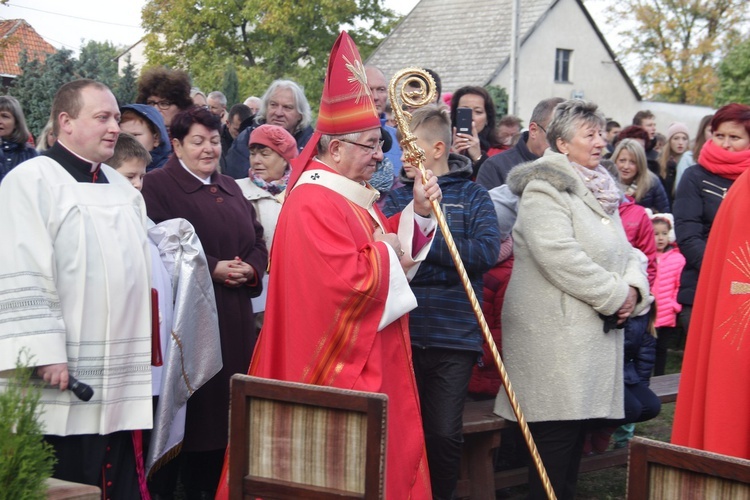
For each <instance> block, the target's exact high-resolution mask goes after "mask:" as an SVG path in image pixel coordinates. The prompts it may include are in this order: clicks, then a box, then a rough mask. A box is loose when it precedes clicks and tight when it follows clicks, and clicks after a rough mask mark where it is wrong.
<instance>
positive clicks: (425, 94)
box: [388, 68, 555, 500]
mask: <svg viewBox="0 0 750 500" xmlns="http://www.w3.org/2000/svg"><path fill="white" fill-rule="evenodd" d="M402 79H403V83H402V84H401V88H400V92H399V93H398V98H399V99H400V100H399V99H397V94H396V89H397V87H398V83H399V80H402ZM435 89H436V85H435V81H434V80H433V79H432V76H431V75H430V74H429V73H427V72H426V71H424V70H422V69H419V68H406V69H402V70H401V71H399V72H398V73H396V74H395V75H394V76H393V78H392V79H391V82H390V85H389V86H388V98H389V99H390V101H391V106H392V108H393V118H394V120H395V121H396V126H397V127H398V130H399V132H400V133H401V149H402V150H403V152H404V160H405V162H406V163H409V164H411V165H416V166H418V167H419V172H420V173H421V174H422V182H426V181H427V179H426V173H425V169H424V161H425V154H424V151H423V150H422V149H421V148H420V147H419V146H417V138H416V137H415V136H414V134H412V133H411V129H410V128H409V122H410V121H411V113H409V112H408V111H404V110H402V108H401V106H400V105H399V102H402V103H403V104H404V105H406V106H409V107H411V108H418V107H421V106H424V105H425V104H429V103H431V102H434V101H435ZM430 204H431V205H432V212H433V213H434V214H435V219H436V220H437V223H438V226H439V227H440V231H442V233H443V237H444V238H445V243H446V245H447V246H448V250H449V251H450V254H451V257H453V263H454V264H455V266H456V270H457V271H458V274H459V276H460V277H461V283H463V285H464V290H466V295H468V297H469V302H471V308H472V309H473V310H474V315H475V316H476V318H477V321H478V322H479V326H480V328H481V329H482V334H483V335H484V340H485V342H487V345H488V346H489V347H490V351H491V352H492V357H493V358H494V359H495V366H497V370H498V372H500V378H501V379H502V381H503V387H504V388H505V393H506V394H507V395H508V399H509V400H510V404H511V406H512V407H513V413H514V414H515V416H516V420H518V425H519V427H520V428H521V433H522V434H523V438H524V440H526V446H527V447H528V448H529V452H530V453H531V456H532V458H533V460H534V466H535V467H536V470H537V471H538V472H539V477H541V478H542V483H543V484H544V489H545V491H546V492H547V498H549V499H550V500H553V499H555V492H554V490H553V489H552V484H551V483H550V481H549V477H548V476H547V471H546V470H545V468H544V464H542V459H541V457H540V456H539V451H538V450H537V448H536V444H535V443H534V438H533V437H532V436H531V431H530V430H529V425H528V423H527V422H526V418H525V417H524V416H523V413H522V412H521V407H520V406H519V405H518V399H517V398H516V393H515V392H514V391H513V386H512V385H511V383H510V379H509V378H508V372H507V371H505V365H503V361H502V359H500V353H499V352H498V350H497V346H496V345H495V341H494V340H493V338H492V335H491V334H490V329H489V327H488V326H487V321H486V320H485V319H484V314H482V308H481V306H480V305H479V301H478V300H477V296H476V294H475V293H474V289H473V288H472V286H471V282H470V281H469V276H468V274H466V268H465V267H464V263H463V262H462V261H461V256H460V255H458V249H456V243H455V241H454V240H453V236H452V235H451V232H450V229H448V224H447V222H446V221H445V215H444V214H443V210H442V209H441V208H440V203H439V202H438V201H435V200H431V201H430Z"/></svg>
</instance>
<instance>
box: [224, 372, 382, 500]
mask: <svg viewBox="0 0 750 500" xmlns="http://www.w3.org/2000/svg"><path fill="white" fill-rule="evenodd" d="M253 401H266V402H271V404H273V405H287V406H286V407H287V408H288V405H290V404H291V405H305V406H306V407H313V408H316V409H321V410H337V411H338V410H341V411H343V412H347V413H349V412H353V413H356V414H362V415H364V416H365V418H366V445H365V448H366V449H365V452H364V453H365V467H364V469H365V478H364V493H363V494H362V493H358V492H350V491H343V490H339V489H334V488H328V487H321V486H314V485H309V484H303V483H296V482H290V481H287V480H280V479H275V478H269V477H260V476H253V475H251V474H250V473H249V471H250V465H251V460H253V457H251V456H250V454H251V452H250V447H251V446H250V440H251V439H252V438H251V433H250V429H251V428H252V426H253V422H252V421H251V418H250V408H251V405H252V404H253ZM387 402H388V397H387V396H386V395H384V394H376V393H367V392H360V391H349V390H343V389H337V388H332V387H324V386H316V385H308V384H300V383H295V382H283V381H278V380H269V379H263V378H258V377H252V376H249V375H240V374H236V375H234V376H232V380H231V408H230V420H229V468H228V469H229V481H228V482H229V498H230V499H231V500H234V499H243V498H257V497H262V498H264V499H271V498H289V499H291V498H309V499H323V498H338V499H355V498H363V499H368V500H369V499H381V498H383V496H384V491H385V447H386V416H387ZM305 430H306V429H302V432H304V431H305ZM318 437H320V436H318ZM318 445H319V446H325V444H324V443H323V442H321V443H317V442H316V443H315V446H318ZM322 449H326V448H322Z"/></svg>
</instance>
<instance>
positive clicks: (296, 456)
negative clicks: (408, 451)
mask: <svg viewBox="0 0 750 500" xmlns="http://www.w3.org/2000/svg"><path fill="white" fill-rule="evenodd" d="M386 405H387V397H386V396H385V395H383V394H373V393H364V392H359V391H347V390H342V389H335V388H331V387H322V386H315V385H307V384H299V383H293V382H281V381H277V380H268V379H262V378H257V377H251V376H247V375H234V376H233V377H232V407H231V411H230V415H231V416H230V441H229V491H230V498H232V499H235V498H257V497H262V498H331V496H335V497H336V498H367V499H370V498H373V499H375V498H382V497H383V491H384V471H385V442H386V441H385V439H386Z"/></svg>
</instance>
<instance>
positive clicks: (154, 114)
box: [120, 104, 172, 172]
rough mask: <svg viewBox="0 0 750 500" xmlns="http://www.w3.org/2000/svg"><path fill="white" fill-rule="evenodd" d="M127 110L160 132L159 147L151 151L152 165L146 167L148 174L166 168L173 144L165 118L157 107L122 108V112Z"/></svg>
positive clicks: (127, 106) (129, 106) (128, 105)
mask: <svg viewBox="0 0 750 500" xmlns="http://www.w3.org/2000/svg"><path fill="white" fill-rule="evenodd" d="M126 109H130V110H133V111H135V112H136V113H138V114H139V115H141V116H142V117H143V118H144V119H146V120H148V121H150V122H151V123H153V124H154V126H155V127H156V128H157V129H158V130H159V145H158V146H156V147H155V148H154V149H152V150H151V151H149V153H151V163H149V165H148V167H146V172H150V171H152V170H153V169H155V168H159V167H162V166H164V164H165V163H167V160H168V159H169V155H170V154H172V142H171V141H170V140H169V133H167V127H166V126H165V125H164V118H163V117H162V116H161V113H159V110H157V109H156V108H155V107H153V106H148V105H146V104H126V105H125V106H123V107H122V108H120V110H121V111H124V110H126Z"/></svg>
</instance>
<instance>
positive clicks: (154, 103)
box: [146, 99, 172, 110]
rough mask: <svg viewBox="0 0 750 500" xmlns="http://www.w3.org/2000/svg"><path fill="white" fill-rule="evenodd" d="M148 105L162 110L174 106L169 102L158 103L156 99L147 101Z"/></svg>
mask: <svg viewBox="0 0 750 500" xmlns="http://www.w3.org/2000/svg"><path fill="white" fill-rule="evenodd" d="M146 104H148V105H149V106H154V107H156V108H159V109H162V110H164V109H167V108H169V107H170V106H171V105H172V103H171V102H169V101H156V100H154V99H148V100H147V101H146Z"/></svg>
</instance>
